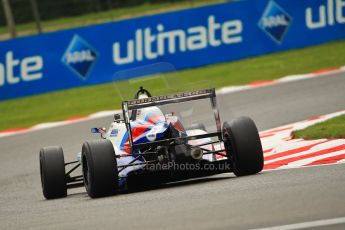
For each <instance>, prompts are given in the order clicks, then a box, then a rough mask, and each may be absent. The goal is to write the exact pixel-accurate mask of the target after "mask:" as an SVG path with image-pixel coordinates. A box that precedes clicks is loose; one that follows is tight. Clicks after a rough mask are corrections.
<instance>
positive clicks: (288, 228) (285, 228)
mask: <svg viewBox="0 0 345 230" xmlns="http://www.w3.org/2000/svg"><path fill="white" fill-rule="evenodd" d="M344 223H345V217H340V218H334V219H326V220H316V221H309V222H303V223H297V224H288V225H280V226H274V227H268V228H256V229H252V230H295V229H306V228H315V227H322V226H330V225H336V224H344Z"/></svg>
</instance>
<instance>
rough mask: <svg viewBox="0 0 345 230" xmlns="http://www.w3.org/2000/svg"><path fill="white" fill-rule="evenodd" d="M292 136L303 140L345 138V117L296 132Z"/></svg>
mask: <svg viewBox="0 0 345 230" xmlns="http://www.w3.org/2000/svg"><path fill="white" fill-rule="evenodd" d="M293 135H294V137H295V138H303V139H323V138H327V139H331V138H345V115H341V116H338V117H335V118H332V119H330V120H327V121H325V122H321V123H319V124H315V125H313V126H310V127H308V128H306V129H303V130H299V131H296V132H294V133H293Z"/></svg>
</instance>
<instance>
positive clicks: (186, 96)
mask: <svg viewBox="0 0 345 230" xmlns="http://www.w3.org/2000/svg"><path fill="white" fill-rule="evenodd" d="M213 97H216V93H215V90H214V89H202V90H195V91H189V92H183V93H176V94H170V95H161V96H154V97H148V98H142V99H135V100H130V101H124V102H123V103H126V104H127V107H128V109H129V110H134V109H140V108H145V107H151V106H157V105H165V104H171V103H179V102H185V101H192V100H199V99H204V98H213Z"/></svg>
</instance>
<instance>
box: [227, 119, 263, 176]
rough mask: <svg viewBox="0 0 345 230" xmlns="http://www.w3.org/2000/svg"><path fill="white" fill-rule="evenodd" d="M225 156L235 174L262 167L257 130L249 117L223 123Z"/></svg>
mask: <svg viewBox="0 0 345 230" xmlns="http://www.w3.org/2000/svg"><path fill="white" fill-rule="evenodd" d="M223 138H224V146H225V149H226V153H227V157H228V159H229V161H230V163H231V165H232V171H233V173H234V174H235V175H236V176H244V175H250V174H255V173H258V172H260V171H261V170H262V168H263V151H262V146H261V141H260V136H259V132H258V130H257V128H256V125H255V123H254V122H253V120H252V119H250V118H249V117H239V118H236V119H234V120H232V121H231V122H230V123H227V122H224V124H223Z"/></svg>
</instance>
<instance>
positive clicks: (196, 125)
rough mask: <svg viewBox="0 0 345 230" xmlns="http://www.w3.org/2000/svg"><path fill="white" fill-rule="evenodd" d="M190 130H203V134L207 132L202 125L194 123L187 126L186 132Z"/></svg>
mask: <svg viewBox="0 0 345 230" xmlns="http://www.w3.org/2000/svg"><path fill="white" fill-rule="evenodd" d="M192 129H201V130H204V131H205V132H207V130H206V127H205V125H204V124H202V123H194V124H191V125H189V126H188V127H187V128H186V130H192Z"/></svg>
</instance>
